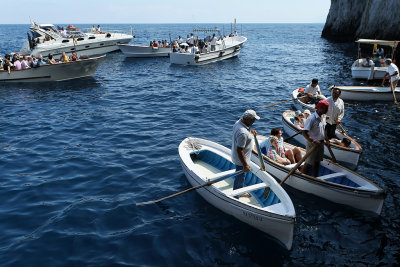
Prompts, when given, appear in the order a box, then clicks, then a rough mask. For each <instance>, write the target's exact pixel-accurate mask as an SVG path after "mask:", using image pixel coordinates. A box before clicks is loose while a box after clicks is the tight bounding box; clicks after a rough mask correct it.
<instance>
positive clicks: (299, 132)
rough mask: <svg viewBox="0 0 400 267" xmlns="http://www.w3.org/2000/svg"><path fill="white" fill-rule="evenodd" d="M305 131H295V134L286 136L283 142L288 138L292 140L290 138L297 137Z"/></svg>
mask: <svg viewBox="0 0 400 267" xmlns="http://www.w3.org/2000/svg"><path fill="white" fill-rule="evenodd" d="M302 132H303V131H298V132H297V133H295V134H294V135H292V136H289V137H288V138H286V139H284V140H283V142H287V141H288V140H290V139H292V138H293V137H295V136H296V135H299V134H301V133H302Z"/></svg>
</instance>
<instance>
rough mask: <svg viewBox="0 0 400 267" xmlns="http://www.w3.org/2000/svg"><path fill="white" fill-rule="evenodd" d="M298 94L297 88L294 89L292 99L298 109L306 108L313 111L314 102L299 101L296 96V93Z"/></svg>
mask: <svg viewBox="0 0 400 267" xmlns="http://www.w3.org/2000/svg"><path fill="white" fill-rule="evenodd" d="M298 94H299V89H295V90H293V92H292V99H293V104H294V106H295V107H296V108H297V109H298V110H305V109H308V110H310V111H311V112H313V111H315V104H307V103H303V102H301V101H300V100H299V99H298V98H297V95H298Z"/></svg>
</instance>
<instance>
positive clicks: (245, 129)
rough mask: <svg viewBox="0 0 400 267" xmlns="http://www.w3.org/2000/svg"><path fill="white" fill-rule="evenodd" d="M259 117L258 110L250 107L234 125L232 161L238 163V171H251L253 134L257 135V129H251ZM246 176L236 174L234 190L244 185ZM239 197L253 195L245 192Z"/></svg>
mask: <svg viewBox="0 0 400 267" xmlns="http://www.w3.org/2000/svg"><path fill="white" fill-rule="evenodd" d="M259 119H260V117H259V116H257V114H256V112H255V111H254V110H252V109H249V110H246V111H245V112H244V113H243V115H242V118H240V120H238V121H237V122H236V123H235V125H233V132H232V161H233V163H234V164H235V165H236V171H240V170H244V172H245V173H246V172H249V171H250V165H249V162H250V157H251V151H252V150H253V147H254V141H253V140H254V138H253V135H257V131H256V130H254V129H251V130H250V126H251V125H253V123H254V122H255V121H256V120H259ZM244 177H245V175H244V173H242V174H239V175H237V176H236V178H235V182H234V184H233V190H235V189H239V188H242V187H243V184H244ZM239 197H251V195H250V194H249V193H244V194H241V195H240V196H239Z"/></svg>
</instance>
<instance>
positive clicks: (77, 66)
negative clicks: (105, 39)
mask: <svg viewBox="0 0 400 267" xmlns="http://www.w3.org/2000/svg"><path fill="white" fill-rule="evenodd" d="M104 57H105V56H100V57H93V58H88V59H79V60H77V61H70V62H66V63H57V64H53V65H42V66H40V67H37V68H29V69H23V70H12V71H11V72H10V73H8V71H6V70H0V82H4V83H26V82H51V81H65V80H72V79H77V78H83V77H89V76H93V73H94V72H95V71H96V69H97V67H98V66H99V64H100V60H101V59H102V58H104Z"/></svg>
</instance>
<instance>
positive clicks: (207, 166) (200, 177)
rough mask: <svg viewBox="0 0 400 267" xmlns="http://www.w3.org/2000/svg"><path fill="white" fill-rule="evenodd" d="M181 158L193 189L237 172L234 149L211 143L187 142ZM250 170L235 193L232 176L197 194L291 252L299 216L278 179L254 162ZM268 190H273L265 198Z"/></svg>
mask: <svg viewBox="0 0 400 267" xmlns="http://www.w3.org/2000/svg"><path fill="white" fill-rule="evenodd" d="M179 156H180V160H181V164H182V168H183V170H184V172H185V175H186V178H187V179H188V181H189V182H190V184H192V186H198V185H202V184H204V183H206V182H208V181H212V180H214V179H218V178H220V177H222V176H225V175H227V174H233V173H234V172H235V165H234V164H233V163H232V161H231V150H230V149H228V148H226V147H224V146H221V145H219V144H217V143H214V142H211V141H208V140H204V139H199V138H186V139H184V140H183V141H182V142H181V144H180V145H179ZM250 168H251V171H250V172H248V173H246V178H245V187H243V188H240V189H237V190H233V181H234V178H232V177H230V178H227V179H224V180H222V181H219V182H216V183H214V184H212V185H210V186H207V187H202V188H201V189H198V190H197V192H198V193H199V194H200V195H201V196H202V197H203V198H204V199H205V200H206V201H207V202H209V203H210V204H211V205H213V206H215V207H216V208H218V209H220V210H221V211H223V212H225V213H227V214H229V215H232V216H234V217H235V218H237V219H239V220H240V221H242V222H245V223H247V224H249V225H251V226H252V227H255V228H257V229H259V230H261V231H263V232H265V233H267V234H269V235H270V236H272V237H274V238H276V239H277V240H279V241H280V242H282V244H284V246H285V247H286V248H287V249H291V247H292V243H293V229H294V223H295V217H296V214H295V210H294V207H293V203H292V201H291V199H290V198H289V196H288V195H287V193H286V192H285V191H284V190H283V188H282V187H281V186H280V185H279V184H278V183H277V182H276V181H275V179H274V178H273V177H272V176H270V175H269V174H268V173H266V172H265V171H262V170H260V168H259V167H258V166H257V165H256V164H255V163H253V162H250ZM267 187H269V188H270V191H269V194H268V196H267V198H265V197H264V191H265V189H266V188H267ZM245 192H249V193H250V194H251V197H250V198H248V197H240V198H236V197H235V196H239V195H240V194H242V193H245Z"/></svg>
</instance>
